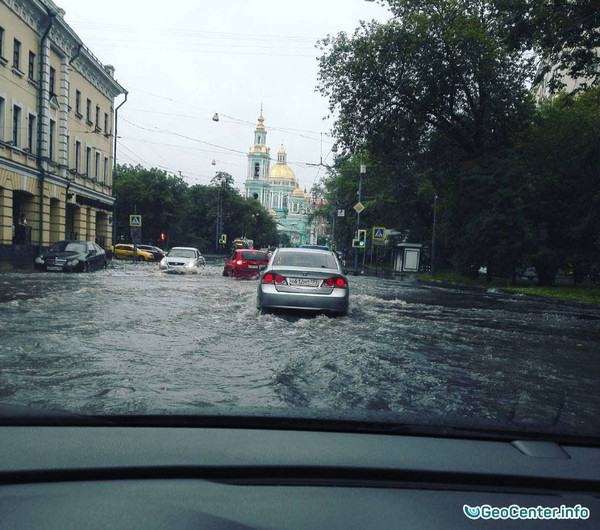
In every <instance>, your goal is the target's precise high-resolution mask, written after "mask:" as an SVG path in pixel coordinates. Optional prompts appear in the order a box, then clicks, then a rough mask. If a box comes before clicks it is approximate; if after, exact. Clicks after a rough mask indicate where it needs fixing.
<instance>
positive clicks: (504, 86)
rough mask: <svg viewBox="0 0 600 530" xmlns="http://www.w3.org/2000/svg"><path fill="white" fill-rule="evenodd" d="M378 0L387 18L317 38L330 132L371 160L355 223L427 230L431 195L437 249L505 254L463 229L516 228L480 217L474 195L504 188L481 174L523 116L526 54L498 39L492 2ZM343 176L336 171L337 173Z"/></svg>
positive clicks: (505, 151)
mask: <svg viewBox="0 0 600 530" xmlns="http://www.w3.org/2000/svg"><path fill="white" fill-rule="evenodd" d="M387 3H388V5H389V7H390V9H391V10H392V13H393V14H394V15H395V18H394V19H393V20H391V21H389V22H387V23H383V24H382V23H377V22H371V23H362V24H361V26H360V27H359V28H358V29H357V30H356V32H355V33H354V35H353V36H352V37H348V36H347V35H346V34H344V33H340V34H339V35H337V36H336V37H328V38H326V39H324V40H323V41H321V48H322V50H323V55H322V57H321V58H320V74H319V89H320V91H321V93H322V94H323V95H325V96H326V97H328V98H329V102H330V110H331V111H332V113H336V114H337V115H338V119H337V120H336V123H335V133H336V135H337V136H338V138H339V139H340V141H341V143H342V145H343V146H344V147H345V148H346V150H347V151H348V152H356V151H357V150H358V149H359V148H362V149H364V151H365V152H366V153H367V154H368V158H369V159H370V163H369V166H370V167H369V178H368V179H365V181H364V182H363V183H364V188H363V190H364V196H365V197H371V198H367V199H365V204H366V205H367V209H366V210H365V212H364V219H365V222H371V221H379V222H381V221H380V220H383V219H385V220H386V221H385V222H386V223H387V226H393V227H396V228H401V229H409V230H410V231H411V233H412V234H413V235H414V237H418V238H421V239H425V238H429V237H430V235H431V234H430V229H431V228H430V227H431V204H432V202H433V201H432V198H433V196H434V195H438V196H439V198H440V208H441V211H443V212H444V215H442V216H441V217H440V225H441V226H440V230H439V234H440V236H441V237H442V238H443V239H444V240H445V241H444V242H443V243H445V245H442V247H443V246H445V247H446V248H449V249H453V252H455V253H456V252H458V251H461V253H462V254H463V258H464V256H475V255H476V253H480V254H484V255H486V256H487V258H486V259H488V260H489V259H491V258H490V256H492V255H493V256H495V258H494V259H495V261H496V262H498V263H500V262H502V263H504V262H507V261H512V260H513V258H512V257H511V258H508V257H504V256H500V255H499V254H498V252H499V248H498V247H497V245H496V241H495V240H494V238H493V237H490V236H491V234H488V235H487V236H485V237H481V238H478V240H477V241H478V243H475V241H474V240H473V239H469V238H465V237H464V235H465V234H466V233H468V232H469V231H470V230H473V229H474V227H477V226H489V230H488V232H491V231H493V229H492V226H493V225H495V224H497V223H500V222H504V223H506V225H505V226H502V227H501V230H502V231H504V232H506V233H512V232H514V231H515V227H514V226H512V220H511V219H510V218H509V216H504V215H500V212H498V215H494V216H493V217H490V215H489V212H488V211H487V209H486V208H484V207H483V206H484V205H485V204H487V205H488V206H489V201H487V202H484V203H480V202H477V199H476V198H479V199H480V198H481V197H482V196H483V195H484V193H483V191H484V190H486V189H487V190H488V191H489V190H491V189H497V188H498V187H499V186H501V185H503V184H502V182H501V180H502V179H499V178H497V177H494V176H490V174H489V172H490V169H491V167H492V166H493V165H495V164H496V163H497V162H496V161H497V160H498V159H501V158H504V157H505V156H507V155H509V154H510V153H511V152H512V150H513V149H514V144H515V142H516V141H517V140H518V138H519V137H520V136H521V135H522V134H523V132H524V130H525V129H526V124H527V122H528V119H529V117H530V116H531V114H532V111H533V102H532V99H531V97H530V96H529V92H528V83H529V82H530V80H531V79H532V77H533V73H534V70H533V67H534V64H533V60H532V59H529V58H528V57H527V56H525V55H524V54H523V53H522V52H521V50H517V49H514V48H511V47H509V46H508V45H506V44H504V39H505V35H504V34H503V33H502V31H503V26H502V24H501V22H502V21H501V20H499V19H498V18H497V16H496V14H497V11H496V10H495V9H494V3H493V2H492V1H476V2H472V1H468V2H467V1H460V0H408V1H407V0H404V1H400V0H389V1H388V2H387ZM492 174H495V172H494V171H492ZM346 178H347V177H346V176H345V174H344V172H342V173H341V174H340V177H339V179H341V180H343V181H345V180H346ZM490 178H491V187H490V181H489V179H490ZM486 179H487V180H486ZM478 183H479V184H478ZM329 184H330V185H333V186H334V187H335V188H337V189H338V190H339V189H342V188H343V187H344V186H346V185H347V184H346V183H344V184H343V185H342V182H339V181H338V182H330V183H329ZM505 184H506V183H505ZM478 185H481V189H480V190H479V191H477V190H476V189H474V186H475V187H476V186H478ZM350 188H351V189H352V190H353V191H354V190H355V189H356V188H355V186H350ZM504 200H508V199H506V198H505V199H504ZM480 206H481V207H480ZM497 207H498V208H499V205H497ZM492 218H493V223H492V221H491V220H492ZM362 219H363V216H362V215H361V223H362ZM379 222H378V224H379ZM457 241H462V242H463V243H464V244H463V245H462V246H461V245H456V242H457ZM481 244H484V245H485V248H481V246H480V245H481ZM465 246H466V247H468V248H462V247H465ZM501 248H503V249H504V250H507V246H506V245H504V246H503V247H501ZM511 256H512V254H511Z"/></svg>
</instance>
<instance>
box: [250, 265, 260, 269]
mask: <svg viewBox="0 0 600 530" xmlns="http://www.w3.org/2000/svg"><path fill="white" fill-rule="evenodd" d="M248 268H249V269H258V265H248Z"/></svg>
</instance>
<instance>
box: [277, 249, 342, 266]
mask: <svg viewBox="0 0 600 530" xmlns="http://www.w3.org/2000/svg"><path fill="white" fill-rule="evenodd" d="M274 265H278V266H283V267H311V268H314V269H336V268H337V263H336V261H335V258H334V257H333V256H332V255H331V254H326V253H325V252H280V253H279V254H277V257H276V259H275V263H274Z"/></svg>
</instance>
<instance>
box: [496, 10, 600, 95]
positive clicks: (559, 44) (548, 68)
mask: <svg viewBox="0 0 600 530" xmlns="http://www.w3.org/2000/svg"><path fill="white" fill-rule="evenodd" d="M494 8H495V10H496V13H497V17H498V20H499V23H500V24H501V26H502V29H503V33H504V35H505V39H504V40H505V42H506V43H507V45H508V46H509V47H511V48H512V49H515V50H519V51H521V52H523V53H531V52H535V53H536V55H537V57H538V60H539V69H538V71H537V76H536V79H535V83H539V82H540V81H541V80H542V79H543V78H544V77H545V76H546V75H548V74H549V73H551V76H550V80H549V85H548V87H549V89H550V91H551V92H553V93H556V92H558V91H559V90H561V89H562V88H563V87H564V86H565V83H564V80H563V78H564V76H565V75H568V76H570V77H571V78H573V79H578V80H579V81H580V83H581V85H580V87H579V89H578V90H583V91H585V90H587V89H588V88H590V87H592V86H597V85H598V83H600V69H598V63H599V58H598V50H599V49H600V11H599V10H598V2H597V0H545V1H539V0H496V1H495V2H494Z"/></svg>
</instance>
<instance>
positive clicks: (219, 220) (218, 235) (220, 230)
mask: <svg viewBox="0 0 600 530" xmlns="http://www.w3.org/2000/svg"><path fill="white" fill-rule="evenodd" d="M222 233H223V187H222V186H219V203H218V204H217V227H216V231H215V249H216V250H219V245H220V243H219V242H220V240H221V234H222Z"/></svg>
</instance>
